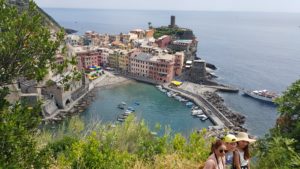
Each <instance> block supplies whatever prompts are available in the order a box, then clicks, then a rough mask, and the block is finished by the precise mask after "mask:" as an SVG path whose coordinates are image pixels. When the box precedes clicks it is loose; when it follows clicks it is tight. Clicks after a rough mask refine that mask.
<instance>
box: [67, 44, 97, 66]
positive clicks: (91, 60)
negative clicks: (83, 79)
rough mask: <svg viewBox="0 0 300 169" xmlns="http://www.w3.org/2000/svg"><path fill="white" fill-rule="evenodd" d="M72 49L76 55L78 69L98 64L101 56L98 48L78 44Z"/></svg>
mask: <svg viewBox="0 0 300 169" xmlns="http://www.w3.org/2000/svg"><path fill="white" fill-rule="evenodd" d="M73 50H74V51H73V52H74V53H75V55H76V57H77V62H78V63H77V67H78V69H80V70H81V69H87V68H88V67H90V66H98V65H100V63H99V57H101V52H100V51H99V50H98V49H96V48H90V47H82V46H79V47H75V48H74V49H73Z"/></svg>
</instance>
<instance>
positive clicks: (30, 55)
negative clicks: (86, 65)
mask: <svg viewBox="0 0 300 169" xmlns="http://www.w3.org/2000/svg"><path fill="white" fill-rule="evenodd" d="M62 38H63V32H62V31H61V32H58V33H57V34H56V35H53V34H52V35H51V33H50V31H49V29H48V28H47V27H45V26H44V24H43V18H42V16H41V15H40V13H39V11H38V10H37V6H36V5H35V3H34V2H33V1H30V2H29V6H28V8H27V9H25V10H24V9H22V10H18V9H17V8H16V7H13V6H10V5H8V4H7V1H6V0H0V124H1V125H0V133H1V134H0V149H1V151H0V168H42V167H46V166H47V165H48V163H49V159H48V157H47V152H42V151H39V150H38V149H37V148H36V142H35V140H34V137H35V136H34V135H35V134H36V132H37V127H38V125H39V124H40V115H39V112H40V111H41V110H40V106H39V105H36V107H33V108H32V107H29V106H27V105H23V104H19V103H17V104H15V105H9V103H8V102H7V101H6V100H5V96H6V95H7V94H8V93H9V92H8V88H7V87H5V86H7V85H10V84H12V83H14V81H15V80H16V78H18V77H25V78H27V79H35V80H38V81H40V80H42V79H43V78H44V76H45V75H46V74H47V73H48V71H49V69H50V68H54V67H55V65H54V62H53V61H54V59H55V53H56V51H57V50H58V47H59V46H60V44H61V41H62Z"/></svg>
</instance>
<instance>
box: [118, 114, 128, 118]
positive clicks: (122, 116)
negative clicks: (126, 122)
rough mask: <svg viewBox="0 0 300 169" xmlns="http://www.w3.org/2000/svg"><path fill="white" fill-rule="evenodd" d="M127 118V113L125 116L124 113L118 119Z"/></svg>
mask: <svg viewBox="0 0 300 169" xmlns="http://www.w3.org/2000/svg"><path fill="white" fill-rule="evenodd" d="M126 118H127V116H126V115H125V116H124V115H123V114H121V115H119V116H118V119H126Z"/></svg>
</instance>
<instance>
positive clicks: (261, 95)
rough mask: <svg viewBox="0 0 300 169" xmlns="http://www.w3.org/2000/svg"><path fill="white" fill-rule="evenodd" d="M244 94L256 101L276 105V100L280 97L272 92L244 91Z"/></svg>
mask: <svg viewBox="0 0 300 169" xmlns="http://www.w3.org/2000/svg"><path fill="white" fill-rule="evenodd" d="M244 94H245V95H247V96H250V97H252V98H254V99H257V100H260V101H265V102H269V103H274V99H276V98H277V97H278V95H277V94H276V93H274V92H270V91H268V90H265V89H264V90H254V91H244Z"/></svg>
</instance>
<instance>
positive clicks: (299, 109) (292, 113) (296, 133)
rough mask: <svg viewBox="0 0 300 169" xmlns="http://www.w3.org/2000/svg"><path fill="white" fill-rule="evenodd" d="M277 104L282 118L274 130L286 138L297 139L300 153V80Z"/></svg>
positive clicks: (296, 145) (297, 148) (297, 149)
mask: <svg viewBox="0 0 300 169" xmlns="http://www.w3.org/2000/svg"><path fill="white" fill-rule="evenodd" d="M276 103H277V104H278V112H279V114H280V116H279V118H278V120H277V127H276V128H275V129H274V130H279V132H280V133H281V134H282V136H284V137H287V138H291V139H295V140H296V141H297V144H295V148H296V151H297V152H300V146H299V143H300V80H297V81H296V82H294V83H293V84H292V85H291V86H290V87H289V88H288V89H287V91H285V92H284V93H283V95H282V96H281V97H279V98H278V99H276ZM273 132H276V131H273Z"/></svg>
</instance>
